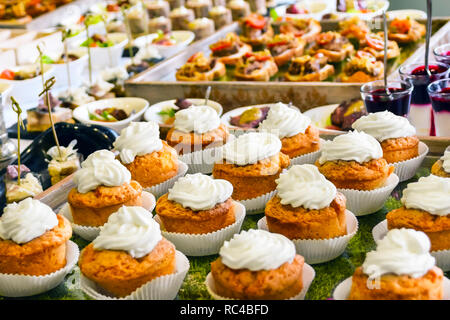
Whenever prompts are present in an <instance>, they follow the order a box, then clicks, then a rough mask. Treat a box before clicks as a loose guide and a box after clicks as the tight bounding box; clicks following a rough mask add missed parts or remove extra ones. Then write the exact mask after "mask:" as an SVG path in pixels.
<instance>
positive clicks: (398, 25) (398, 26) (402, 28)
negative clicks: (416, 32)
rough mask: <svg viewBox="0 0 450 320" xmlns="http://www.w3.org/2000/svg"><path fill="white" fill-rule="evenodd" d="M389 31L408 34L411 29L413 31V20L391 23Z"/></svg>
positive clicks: (398, 20)
mask: <svg viewBox="0 0 450 320" xmlns="http://www.w3.org/2000/svg"><path fill="white" fill-rule="evenodd" d="M389 29H390V30H391V31H393V32H395V33H408V31H409V29H411V20H409V19H404V20H400V19H395V20H394V21H392V22H391V24H390V26H389Z"/></svg>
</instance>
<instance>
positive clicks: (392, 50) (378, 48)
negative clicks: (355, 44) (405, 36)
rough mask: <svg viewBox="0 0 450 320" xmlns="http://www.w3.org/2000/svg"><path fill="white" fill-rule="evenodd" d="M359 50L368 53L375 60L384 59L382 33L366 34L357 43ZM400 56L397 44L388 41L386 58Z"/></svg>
mask: <svg viewBox="0 0 450 320" xmlns="http://www.w3.org/2000/svg"><path fill="white" fill-rule="evenodd" d="M359 48H360V49H362V50H364V51H366V52H369V53H370V54H371V55H373V56H374V57H375V58H376V59H377V60H383V59H384V37H383V32H379V33H368V34H366V36H365V37H364V39H363V40H361V41H360V43H359ZM399 55H400V48H399V47H398V44H397V42H395V41H393V40H388V44H387V58H388V59H393V58H396V57H398V56H399Z"/></svg>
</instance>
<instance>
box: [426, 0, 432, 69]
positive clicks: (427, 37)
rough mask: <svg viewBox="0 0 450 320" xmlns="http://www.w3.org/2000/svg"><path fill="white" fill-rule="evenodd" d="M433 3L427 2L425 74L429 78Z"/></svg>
mask: <svg viewBox="0 0 450 320" xmlns="http://www.w3.org/2000/svg"><path fill="white" fill-rule="evenodd" d="M431 5H432V1H431V0H427V33H426V36H425V72H426V73H427V76H428V77H431V71H430V68H429V66H428V55H429V52H430V38H431V28H432V26H431V23H432V12H431V9H432V6H431Z"/></svg>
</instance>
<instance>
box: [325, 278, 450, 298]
mask: <svg viewBox="0 0 450 320" xmlns="http://www.w3.org/2000/svg"><path fill="white" fill-rule="evenodd" d="M443 287H444V294H443V296H442V300H450V280H449V279H448V278H446V277H444V281H443ZM351 288H352V277H349V278H347V279H345V280H344V281H342V282H341V283H340V284H339V285H338V286H337V287H336V289H334V292H333V299H334V300H348V297H349V296H350V289H351Z"/></svg>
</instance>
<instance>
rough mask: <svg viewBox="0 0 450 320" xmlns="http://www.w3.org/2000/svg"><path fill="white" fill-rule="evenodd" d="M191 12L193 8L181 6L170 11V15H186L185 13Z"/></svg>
mask: <svg viewBox="0 0 450 320" xmlns="http://www.w3.org/2000/svg"><path fill="white" fill-rule="evenodd" d="M190 12H192V10H191V9H188V8H186V7H184V6H181V7H178V8H175V9H173V10H172V12H171V13H170V16H177V15H185V14H189V13H190Z"/></svg>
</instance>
